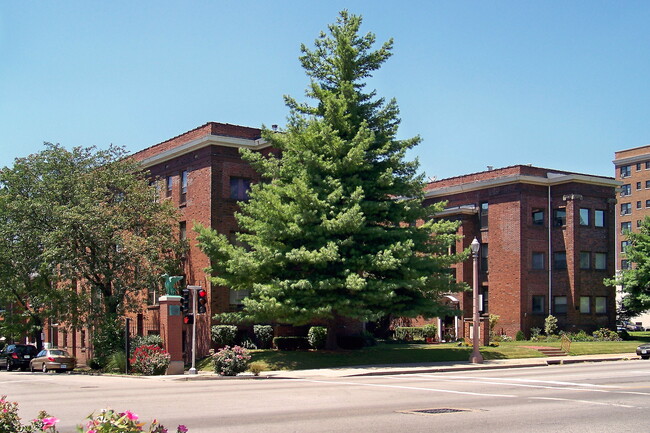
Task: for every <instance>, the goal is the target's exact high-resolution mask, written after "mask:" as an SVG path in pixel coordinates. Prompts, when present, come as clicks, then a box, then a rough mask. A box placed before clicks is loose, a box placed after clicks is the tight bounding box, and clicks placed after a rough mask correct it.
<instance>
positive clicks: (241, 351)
mask: <svg viewBox="0 0 650 433" xmlns="http://www.w3.org/2000/svg"><path fill="white" fill-rule="evenodd" d="M250 359H251V355H250V352H249V351H248V349H245V348H243V347H240V346H234V347H230V346H226V347H224V348H222V349H219V351H218V352H217V353H214V352H213V354H212V362H213V364H214V371H215V372H216V373H219V374H220V375H222V376H237V373H241V372H243V371H246V367H247V366H248V361H250Z"/></svg>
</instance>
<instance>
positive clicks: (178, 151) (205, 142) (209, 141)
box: [140, 134, 271, 168]
mask: <svg viewBox="0 0 650 433" xmlns="http://www.w3.org/2000/svg"><path fill="white" fill-rule="evenodd" d="M208 146H223V147H237V148H248V149H253V150H259V149H263V148H265V147H269V146H271V143H269V142H268V141H266V140H264V139H263V138H258V139H256V140H252V139H248V138H238V137H228V136H224V135H212V134H208V135H205V136H203V137H199V138H196V139H194V140H192V141H188V142H187V143H183V144H181V145H179V146H176V147H174V148H172V149H169V150H166V151H164V152H161V153H159V154H157V155H154V156H150V157H149V158H145V159H143V160H141V161H140V165H141V166H142V167H143V168H150V167H152V166H154V165H156V164H161V163H163V162H167V161H169V160H171V159H174V158H176V157H178V156H180V155H184V154H186V153H190V152H194V151H196V150H199V149H203V148H204V147H208Z"/></svg>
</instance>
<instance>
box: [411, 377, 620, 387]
mask: <svg viewBox="0 0 650 433" xmlns="http://www.w3.org/2000/svg"><path fill="white" fill-rule="evenodd" d="M421 376H423V377H424V376H430V377H431V375H421ZM440 377H445V378H451V379H468V380H472V381H477V380H502V381H506V382H528V383H545V384H549V385H566V386H581V387H585V388H617V387H616V386H613V385H596V384H593V383H577V382H561V381H557V380H538V379H516V378H507V377H472V376H447V375H445V376H440Z"/></svg>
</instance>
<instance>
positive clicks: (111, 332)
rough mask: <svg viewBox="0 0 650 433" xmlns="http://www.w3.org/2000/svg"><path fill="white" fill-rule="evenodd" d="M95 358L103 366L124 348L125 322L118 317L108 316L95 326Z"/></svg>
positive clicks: (93, 339) (93, 341) (93, 340)
mask: <svg viewBox="0 0 650 433" xmlns="http://www.w3.org/2000/svg"><path fill="white" fill-rule="evenodd" d="M92 343H93V351H94V355H95V360H96V361H97V363H99V365H100V366H101V368H104V367H105V366H106V364H107V363H108V360H109V358H110V357H111V355H113V354H114V353H115V352H121V351H122V350H124V324H123V322H122V321H121V320H119V319H117V318H116V317H106V318H105V319H104V320H103V321H102V322H100V323H98V324H97V325H96V326H95V329H94V333H93V338H92Z"/></svg>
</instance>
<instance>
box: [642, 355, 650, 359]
mask: <svg viewBox="0 0 650 433" xmlns="http://www.w3.org/2000/svg"><path fill="white" fill-rule="evenodd" d="M641 359H650V355H642V356H641Z"/></svg>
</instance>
